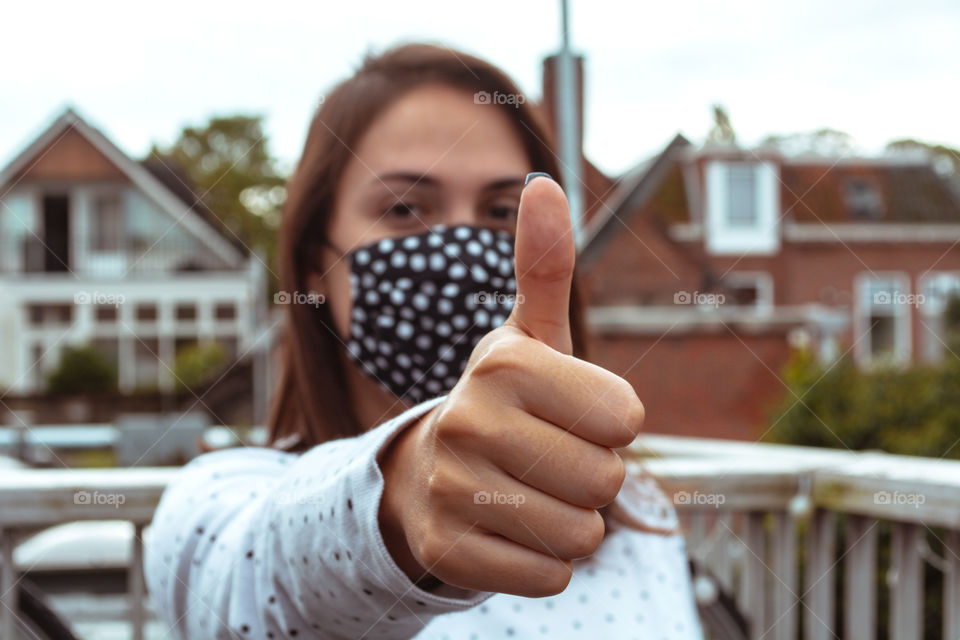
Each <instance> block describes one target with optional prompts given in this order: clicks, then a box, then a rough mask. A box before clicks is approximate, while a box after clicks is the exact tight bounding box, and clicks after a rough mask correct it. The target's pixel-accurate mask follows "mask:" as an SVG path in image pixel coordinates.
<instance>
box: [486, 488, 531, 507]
mask: <svg viewBox="0 0 960 640" xmlns="http://www.w3.org/2000/svg"><path fill="white" fill-rule="evenodd" d="M526 501H527V496H525V495H523V494H522V493H500V492H499V491H494V492H493V493H490V492H489V491H477V492H476V493H475V494H473V504H511V505H513V506H514V507H515V508H517V509H519V508H520V505H522V504H523V503H524V502H526Z"/></svg>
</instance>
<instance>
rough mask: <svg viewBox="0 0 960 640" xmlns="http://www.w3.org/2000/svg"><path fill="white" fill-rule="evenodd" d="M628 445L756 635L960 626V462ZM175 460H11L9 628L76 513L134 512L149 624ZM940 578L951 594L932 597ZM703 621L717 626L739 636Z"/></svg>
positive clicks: (903, 634)
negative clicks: (30, 552)
mask: <svg viewBox="0 0 960 640" xmlns="http://www.w3.org/2000/svg"><path fill="white" fill-rule="evenodd" d="M630 453H631V455H630V456H628V468H630V469H631V471H632V472H637V471H638V470H639V468H640V467H641V466H642V467H643V468H644V469H645V470H646V471H648V472H650V473H653V474H654V475H655V476H657V477H658V478H659V479H660V482H661V485H662V487H663V488H664V490H665V492H666V493H667V495H668V496H669V497H671V498H672V499H673V501H674V503H675V504H676V506H677V509H678V512H679V513H680V517H681V522H682V523H683V526H684V529H685V532H686V536H687V540H688V550H689V553H690V556H691V558H692V559H693V560H694V561H695V564H697V565H698V566H700V567H702V568H705V569H706V571H705V572H703V573H701V574H700V575H699V576H698V577H697V578H696V580H695V590H696V592H697V594H698V602H699V603H700V604H701V606H704V607H706V606H708V605H710V604H711V603H713V602H716V601H718V600H719V599H720V598H721V596H724V597H729V598H730V601H732V602H733V603H734V606H735V608H736V609H737V610H738V611H739V612H740V613H741V614H742V615H743V616H744V617H745V618H746V620H747V622H748V624H749V633H748V637H750V638H754V639H759V638H765V639H772V640H790V639H794V638H804V639H807V640H814V639H826V638H846V639H849V640H859V639H862V640H867V639H869V640H874V639H875V638H876V637H877V630H878V628H879V627H880V626H881V625H886V627H887V628H888V630H889V633H888V635H889V637H891V638H897V639H901V638H903V639H918V638H923V637H924V631H925V630H926V632H927V633H928V636H930V635H932V636H934V637H942V638H957V637H960V607H958V606H957V605H958V604H960V462H954V461H943V460H934V459H927V458H910V457H904V456H893V455H887V454H882V453H850V452H845V451H834V450H823V449H811V448H804V447H791V446H780V445H764V444H745V443H736V442H728V441H717V440H704V439H695V438H679V437H668V436H656V435H646V436H643V437H641V438H640V439H639V440H638V441H637V443H636V444H635V445H634V446H633V447H632V449H631V452H630ZM174 473H176V469H175V468H133V469H108V470H89V469H84V470H14V471H9V472H5V473H4V474H3V476H2V479H0V540H2V567H3V571H2V581H0V593H2V594H3V596H2V606H0V637H3V638H13V637H17V636H16V635H15V633H16V629H17V624H18V617H17V616H16V615H15V614H14V612H17V611H19V609H18V604H17V602H15V598H16V593H17V591H16V590H15V589H12V588H11V587H12V586H13V585H15V584H16V583H17V581H18V575H17V572H16V571H15V570H14V549H15V546H16V545H17V543H18V541H19V540H20V539H22V538H23V537H24V536H26V535H28V534H31V533H33V532H36V531H38V530H41V529H44V528H47V527H51V526H54V525H58V524H62V523H67V522H75V521H98V520H123V521H126V522H129V523H131V526H130V531H131V533H130V536H129V541H128V544H129V549H130V551H129V559H130V563H129V567H128V569H129V570H128V571H127V585H128V587H127V590H126V597H127V600H128V607H127V608H126V610H125V611H124V613H123V616H124V619H125V620H126V621H127V622H128V623H129V635H127V636H126V637H131V638H135V639H138V640H139V639H142V638H144V637H145V636H144V624H145V621H146V620H147V614H146V606H145V605H146V603H145V597H146V596H145V592H144V586H143V574H142V565H141V563H142V558H143V544H142V539H143V533H144V528H145V527H146V525H147V524H148V523H149V522H150V519H151V516H152V513H153V510H154V508H155V506H156V504H157V501H158V499H159V497H160V495H161V493H162V491H163V488H164V487H165V486H166V484H167V482H168V481H169V480H170V479H171V477H172V476H173V474H174ZM89 496H114V497H118V496H122V498H123V499H122V501H120V500H106V501H102V500H93V499H88V497H89ZM888 537H889V549H890V553H889V558H887V557H886V556H887V554H886V553H882V550H883V549H885V548H886V540H887V538H888ZM931 540H933V541H934V543H935V544H934V545H931V543H930V541H931ZM931 583H932V584H935V585H937V588H936V590H937V591H938V592H939V591H941V590H942V594H943V595H942V599H941V601H940V602H936V603H931V602H927V603H926V604H925V602H924V600H925V598H924V587H925V585H930V584H931ZM925 606H926V611H927V613H928V616H929V612H930V610H931V607H933V608H934V609H935V610H936V620H935V621H934V622H931V619H930V618H929V617H927V618H926V619H925V614H924V612H925ZM704 621H705V625H706V626H707V628H708V629H711V631H712V633H713V637H718V638H735V637H740V636H738V635H737V633H736V632H735V631H731V630H729V629H727V630H725V629H724V628H722V624H720V623H717V622H715V621H712V620H711V619H710V618H708V617H706V616H705V617H704ZM931 625H933V627H934V628H931ZM24 637H31V636H24Z"/></svg>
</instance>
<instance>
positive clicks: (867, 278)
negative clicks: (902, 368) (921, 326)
mask: <svg viewBox="0 0 960 640" xmlns="http://www.w3.org/2000/svg"><path fill="white" fill-rule="evenodd" d="M854 290H855V291H856V300H855V302H854V325H853V326H854V332H855V335H854V336H853V339H854V344H855V346H854V354H855V355H856V357H857V361H858V362H860V363H861V364H869V363H872V362H890V363H897V364H906V363H908V362H909V361H910V354H911V344H910V316H911V313H912V311H913V309H914V308H915V307H916V306H917V305H918V300H919V299H920V298H919V297H918V296H915V295H913V294H911V293H910V278H909V277H908V276H907V275H906V274H904V273H893V274H889V273H880V274H873V273H865V274H861V275H860V276H858V277H857V279H856V281H855V283H854Z"/></svg>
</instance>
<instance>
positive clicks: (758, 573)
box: [740, 511, 767, 640]
mask: <svg viewBox="0 0 960 640" xmlns="http://www.w3.org/2000/svg"><path fill="white" fill-rule="evenodd" d="M764 515H765V514H764V512H763V511H751V512H749V513H747V514H745V516H744V522H745V527H744V542H745V543H746V545H747V552H746V554H745V555H744V566H743V582H742V590H741V593H740V600H741V601H742V602H743V610H744V611H745V612H747V615H748V616H750V638H752V639H754V640H756V639H758V638H763V637H766V633H767V628H766V622H767V618H766V615H765V613H766V575H767V565H766V561H765V560H764V558H765V557H766V544H765V542H766V540H765V532H764V530H763V520H764Z"/></svg>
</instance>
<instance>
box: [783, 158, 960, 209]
mask: <svg viewBox="0 0 960 640" xmlns="http://www.w3.org/2000/svg"><path fill="white" fill-rule="evenodd" d="M780 179H781V180H782V183H783V184H782V188H781V203H782V207H783V211H784V212H787V213H789V217H790V218H791V219H792V220H793V221H795V222H874V223H885V222H890V223H901V224H903V223H924V222H951V223H957V222H960V197H958V193H957V191H956V189H955V187H954V186H953V185H952V184H951V183H950V181H949V179H948V178H946V177H945V176H941V175H939V174H937V172H936V171H935V170H934V168H933V166H932V165H930V164H928V163H925V162H915V161H902V160H869V159H849V160H843V161H840V162H837V161H836V160H834V159H817V160H785V161H784V163H783V165H782V167H781V169H780Z"/></svg>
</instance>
